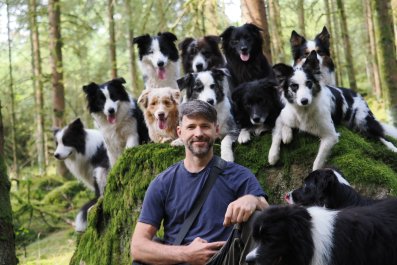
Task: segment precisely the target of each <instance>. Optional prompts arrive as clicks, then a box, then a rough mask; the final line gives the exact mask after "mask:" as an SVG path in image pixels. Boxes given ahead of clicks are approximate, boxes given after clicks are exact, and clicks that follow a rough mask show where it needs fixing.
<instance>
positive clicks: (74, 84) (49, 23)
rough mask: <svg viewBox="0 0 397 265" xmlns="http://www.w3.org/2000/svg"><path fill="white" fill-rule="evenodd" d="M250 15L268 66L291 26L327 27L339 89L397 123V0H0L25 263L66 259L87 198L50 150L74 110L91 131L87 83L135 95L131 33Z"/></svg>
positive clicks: (213, 26) (280, 58) (14, 194)
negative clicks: (118, 81)
mask: <svg viewBox="0 0 397 265" xmlns="http://www.w3.org/2000/svg"><path fill="white" fill-rule="evenodd" d="M257 3H259V4H261V5H263V6H264V9H263V10H259V9H255V10H252V9H250V8H252V7H255V5H256V4H257ZM246 22H254V23H256V24H258V25H259V26H260V27H261V28H262V29H263V30H264V38H265V43H266V47H264V52H265V54H266V55H267V57H268V59H269V61H270V62H272V64H275V63H279V62H283V63H287V64H291V63H292V57H291V50H290V42H289V39H290V36H291V31H292V30H296V31H297V32H298V33H299V34H300V35H303V36H305V37H306V39H308V40H310V39H313V38H314V37H315V35H316V34H318V33H320V32H321V31H322V29H323V27H324V26H326V27H327V29H328V31H329V32H330V34H331V56H332V58H333V60H334V62H335V65H336V77H337V84H338V86H342V87H348V88H352V89H354V90H356V91H358V92H360V93H361V94H362V95H364V96H365V98H366V100H367V101H368V102H369V104H370V107H371V109H372V110H373V111H374V113H375V115H376V116H377V117H378V118H379V119H381V120H382V121H385V122H389V123H394V124H395V125H396V124H397V115H396V113H397V63H396V43H397V34H396V33H397V0H351V1H342V0H263V1H254V0H252V1H250V0H246V1H244V0H241V1H239V0H187V1H181V0H144V1H142V0H108V1H94V0H87V1H78V0H68V1H59V0H2V1H0V61H1V65H0V82H1V84H2V85H1V86H0V95H1V96H0V104H1V108H0V110H1V113H0V114H1V115H0V120H1V121H2V122H1V128H2V129H3V130H2V131H3V132H4V133H3V135H1V137H0V139H1V145H0V147H1V151H2V153H3V156H4V161H5V164H6V166H7V168H8V174H9V177H10V179H11V183H12V189H11V202H12V207H13V222H14V230H15V232H16V248H17V256H18V258H19V260H20V262H21V264H68V259H70V256H71V254H72V252H73V248H74V242H75V234H74V232H73V226H72V225H73V218H74V215H75V213H76V211H77V210H78V208H79V207H80V206H81V205H82V204H83V202H85V201H87V200H88V198H90V197H92V194H91V193H90V192H89V191H86V190H85V189H84V187H83V186H82V185H81V184H79V183H77V182H76V181H75V179H74V178H73V177H72V176H70V174H68V172H67V171H66V169H65V167H64V166H63V165H62V164H61V163H59V162H56V161H55V159H54V158H53V156H52V154H53V151H54V147H55V144H54V141H53V136H52V129H53V128H55V127H62V126H64V125H66V124H67V123H69V122H70V121H72V120H74V119H75V118H77V117H80V118H81V119H82V121H83V122H84V124H85V125H86V126H87V127H92V126H93V121H92V118H91V117H90V115H89V113H88V111H87V109H86V102H85V98H84V95H83V92H82V86H83V85H85V84H88V83H90V82H92V81H94V82H97V83H103V82H105V81H107V80H109V79H111V78H113V77H115V76H119V77H124V78H125V79H126V80H127V84H126V86H127V88H128V90H129V92H130V93H131V94H132V95H133V96H134V97H137V96H139V94H140V92H141V91H142V89H143V81H142V77H141V73H140V70H139V68H138V64H137V59H138V56H137V50H136V47H133V45H132V41H131V40H132V38H133V37H134V36H139V35H142V34H145V33H149V34H151V35H153V34H157V32H162V31H170V32H173V33H174V34H175V35H176V36H177V37H178V41H177V42H180V41H182V40H183V39H184V38H185V37H201V36H204V35H219V34H220V33H222V32H223V30H224V29H226V28H227V27H228V26H229V25H235V26H238V25H241V24H243V23H246ZM182 74H183V73H182V72H181V75H182ZM3 139H4V141H3ZM59 194H61V198H62V199H59V198H60V196H59ZM0 233H1V231H0Z"/></svg>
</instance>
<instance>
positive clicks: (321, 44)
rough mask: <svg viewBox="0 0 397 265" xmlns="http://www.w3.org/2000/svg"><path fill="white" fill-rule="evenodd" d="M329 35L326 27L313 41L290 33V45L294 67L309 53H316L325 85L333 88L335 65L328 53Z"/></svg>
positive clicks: (293, 32) (334, 83)
mask: <svg viewBox="0 0 397 265" xmlns="http://www.w3.org/2000/svg"><path fill="white" fill-rule="evenodd" d="M330 37H331V36H330V34H329V32H328V30H327V28H326V27H324V28H323V30H322V31H321V32H320V33H319V34H317V35H316V37H315V38H314V40H308V41H307V40H306V39H305V38H304V37H303V36H301V35H299V34H298V33H296V31H295V30H293V31H292V33H291V38H290V43H291V50H292V57H293V58H294V66H296V65H300V64H302V62H303V59H305V58H306V57H307V56H308V55H309V54H310V52H311V51H316V52H317V59H318V60H319V61H320V70H321V73H322V75H323V80H324V83H325V84H326V85H330V86H335V85H336V81H335V65H334V62H333V60H332V58H331V52H330V43H329V39H330Z"/></svg>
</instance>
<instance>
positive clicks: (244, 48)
mask: <svg viewBox="0 0 397 265" xmlns="http://www.w3.org/2000/svg"><path fill="white" fill-rule="evenodd" d="M240 50H241V51H242V52H243V53H247V52H248V48H247V46H243V47H241V48H240Z"/></svg>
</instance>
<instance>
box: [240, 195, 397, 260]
mask: <svg viewBox="0 0 397 265" xmlns="http://www.w3.org/2000/svg"><path fill="white" fill-rule="evenodd" d="M252 235H253V238H254V240H255V241H256V242H257V243H258V245H257V247H256V248H255V249H254V250H252V251H251V252H250V253H249V254H248V255H247V256H246V262H248V263H251V264H252V263H255V264H257V265H274V264H279V265H308V264H310V265H336V264H349V265H374V264H397V245H396V244H395V241H396V238H397V200H395V199H391V200H385V201H383V202H380V203H376V204H373V205H370V206H365V207H355V208H346V209H342V210H340V211H334V210H328V209H325V208H321V207H309V208H304V207H301V206H297V205H288V206H272V207H269V208H267V209H266V210H264V211H263V212H262V213H261V215H260V216H258V218H257V219H256V221H255V223H254V228H253V232H252Z"/></svg>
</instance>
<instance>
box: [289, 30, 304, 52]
mask: <svg viewBox="0 0 397 265" xmlns="http://www.w3.org/2000/svg"><path fill="white" fill-rule="evenodd" d="M289 42H290V43H291V47H292V48H294V47H298V46H301V45H302V44H303V43H305V42H306V39H305V38H304V37H303V36H301V35H299V34H298V33H297V32H296V31H295V30H293V31H292V32H291V38H290V39H289Z"/></svg>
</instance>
